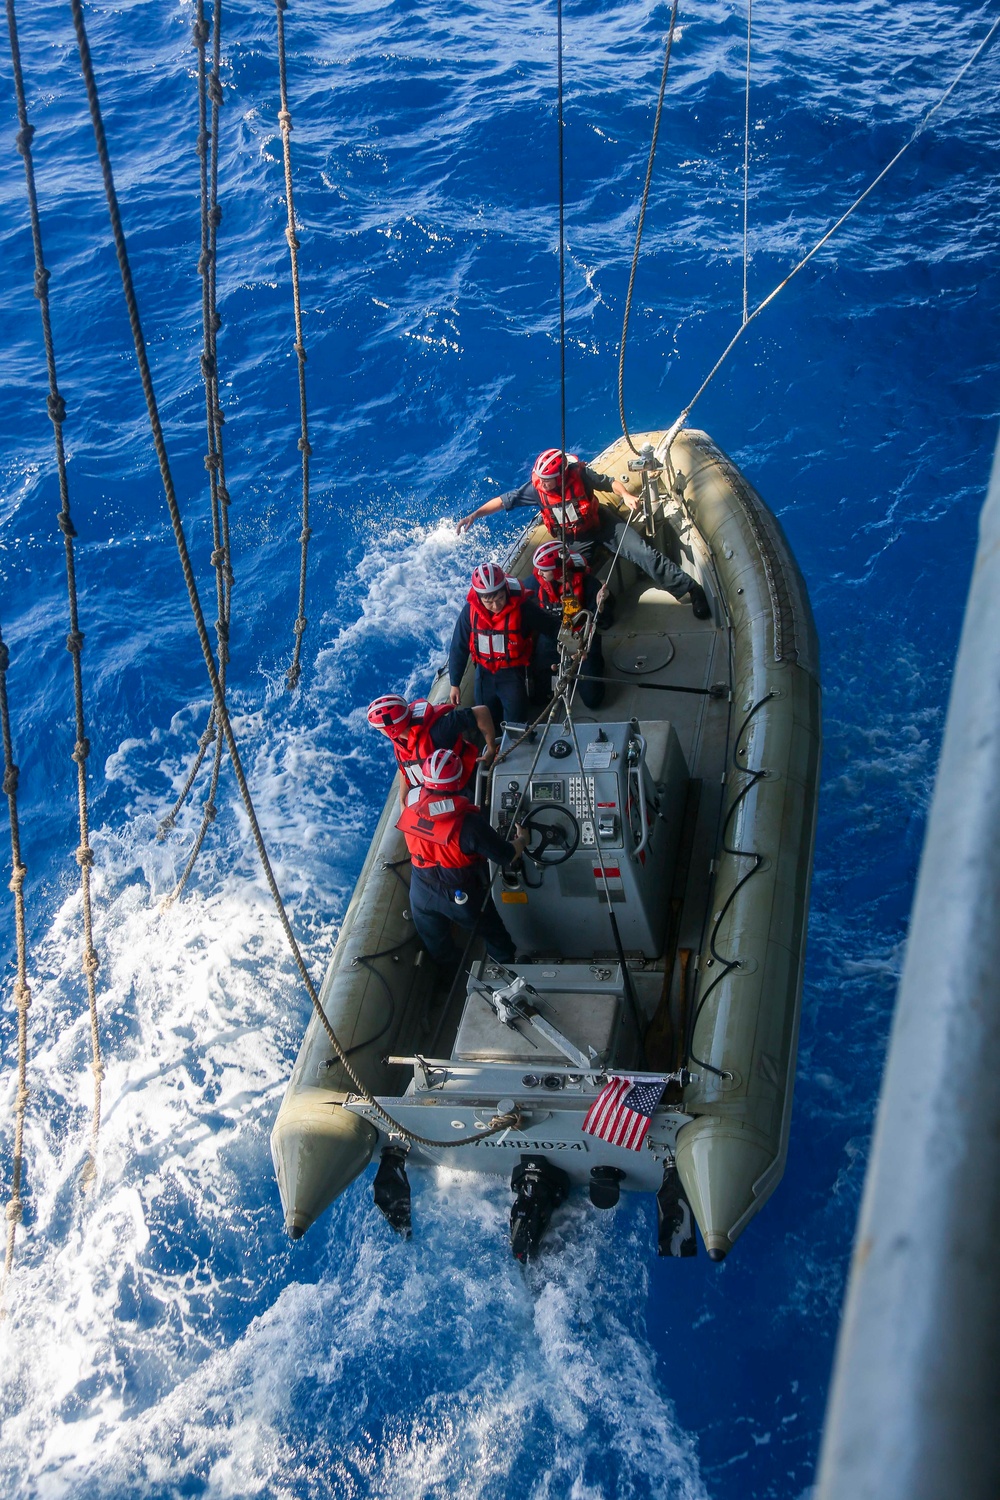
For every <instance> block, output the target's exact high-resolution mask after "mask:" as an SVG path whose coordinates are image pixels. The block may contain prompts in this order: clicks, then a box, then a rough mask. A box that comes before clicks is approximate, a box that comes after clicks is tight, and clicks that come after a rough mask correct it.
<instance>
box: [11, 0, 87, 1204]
mask: <svg viewBox="0 0 1000 1500" xmlns="http://www.w3.org/2000/svg"><path fill="white" fill-rule="evenodd" d="M7 29H8V31H9V33H10V52H11V61H12V63H13V70H14V92H15V95H16V98H17V119H18V125H19V126H20V129H19V131H18V136H17V149H18V150H19V151H20V153H21V155H22V157H23V158H24V177H25V183H26V185H27V191H28V210H29V215H30V219H31V240H32V246H33V249H34V257H35V296H36V297H37V298H38V307H39V311H40V313H41V319H42V337H43V340H44V343H45V363H46V368H47V371H48V380H49V394H48V403H47V404H48V413H49V417H50V419H51V422H52V435H53V440H54V443H55V454H56V469H57V472H58V477H59V497H60V501H61V508H60V510H59V515H58V521H59V529H60V531H61V532H62V534H63V541H64V543H65V553H66V595H67V603H68V607H69V634H68V635H67V637H66V649H67V651H69V653H70V655H71V657H72V659H73V708H74V717H75V726H76V741H75V743H74V746H73V752H72V758H73V760H74V762H75V763H76V789H77V806H78V825H79V836H80V842H79V844H78V846H77V849H76V861H77V864H78V865H79V866H80V894H81V898H82V904H83V958H82V967H83V973H84V976H85V979H86V984H87V1005H88V1010H89V1016H90V1067H91V1071H92V1073H93V1075H94V1103H93V1109H92V1112H91V1123H90V1155H89V1158H88V1160H87V1162H86V1164H85V1166H84V1169H83V1177H82V1185H83V1187H84V1188H85V1189H86V1188H87V1187H89V1186H90V1184H91V1182H92V1181H93V1180H94V1177H95V1175H96V1172H97V1167H96V1153H97V1137H98V1133H99V1131H100V1128H101V1084H102V1081H103V1078H104V1065H103V1063H102V1061H101V1037H100V1029H99V1025H98V1014H97V989H96V974H97V970H98V967H99V964H100V960H99V959H98V956H97V953H96V951H95V949H94V938H93V913H92V908H91V898H90V872H91V869H92V867H93V863H94V851H93V849H92V848H91V847H90V818H89V811H88V807H87V758H88V756H89V755H90V741H89V740H88V738H87V727H86V721H85V717H84V705H83V669H82V666H81V660H80V659H81V656H82V654H83V632H82V631H81V629H80V617H79V610H78V607H77V590H76V559H75V555H74V549H73V539H74V537H75V536H76V534H77V532H76V528H75V526H74V525H73V519H72V516H71V514H70V506H69V483H68V480H67V477H66V450H65V447H64V444H63V434H62V429H63V422H64V421H65V420H66V403H65V401H64V400H63V398H62V396H61V395H60V394H59V385H58V381H57V379H56V359H55V348H54V344H53V340H52V319H51V315H50V311H49V276H50V273H49V272H48V270H46V267H45V261H44V257H43V254H42V226H41V219H40V217H39V213H38V195H37V192H36V190H35V168H34V162H33V160H32V156H31V141H32V137H33V136H34V133H35V131H34V126H32V125H31V124H29V122H28V108H27V104H26V102H25V92H24V74H23V72H22V69H21V51H20V46H19V44H18V38H17V18H16V16H15V14H14V0H7Z"/></svg>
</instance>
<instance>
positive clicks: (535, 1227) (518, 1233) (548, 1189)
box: [510, 1156, 569, 1262]
mask: <svg viewBox="0 0 1000 1500" xmlns="http://www.w3.org/2000/svg"><path fill="white" fill-rule="evenodd" d="M510 1190H511V1192H512V1193H516V1194H517V1197H516V1198H515V1199H514V1203H513V1206H512V1208H511V1211H510V1248H511V1250H512V1251H513V1254H514V1259H515V1260H519V1261H522V1262H523V1261H526V1260H534V1258H535V1254H536V1252H537V1250H538V1242H539V1240H540V1239H541V1237H542V1235H543V1234H544V1233H545V1231H546V1229H547V1227H548V1223H549V1220H550V1219H551V1217H552V1210H553V1209H555V1208H558V1207H559V1205H560V1203H563V1202H565V1200H566V1198H567V1197H568V1195H569V1175H568V1174H567V1173H566V1172H564V1171H563V1170H562V1168H561V1167H554V1166H552V1165H551V1163H550V1162H548V1161H546V1159H545V1157H544V1156H522V1157H521V1160H520V1161H519V1162H518V1164H517V1166H516V1167H515V1168H514V1170H513V1172H512V1173H511V1176H510Z"/></svg>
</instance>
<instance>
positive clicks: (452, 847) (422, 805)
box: [396, 787, 483, 870]
mask: <svg viewBox="0 0 1000 1500" xmlns="http://www.w3.org/2000/svg"><path fill="white" fill-rule="evenodd" d="M475 810H476V809H475V803H473V802H470V801H469V800H468V798H466V797H447V796H442V794H441V793H440V792H431V791H428V790H427V788H426V787H423V788H422V789H421V791H420V792H419V794H418V795H417V796H416V797H415V798H414V799H413V800H412V801H411V798H410V797H407V799H406V807H405V808H404V809H403V812H402V814H401V816H400V819H399V821H398V823H397V824H396V827H397V828H398V829H399V831H400V832H401V833H402V835H403V837H404V838H405V840H406V847H407V849H408V850H409V851H410V859H411V860H412V861H413V864H414V866H415V867H416V868H417V869H418V870H429V869H433V868H435V867H437V868H440V869H444V870H463V869H466V868H467V867H468V866H470V865H478V864H482V862H483V861H482V856H481V855H479V854H465V853H463V851H462V847H461V844H460V843H459V840H460V838H461V835H462V824H463V823H464V822H465V819H466V817H467V816H468V814H469V813H470V812H474V811H475Z"/></svg>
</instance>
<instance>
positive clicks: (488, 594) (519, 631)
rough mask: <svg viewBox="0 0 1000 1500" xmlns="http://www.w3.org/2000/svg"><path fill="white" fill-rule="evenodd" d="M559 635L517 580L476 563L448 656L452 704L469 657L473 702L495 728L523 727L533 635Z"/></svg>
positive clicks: (457, 698)
mask: <svg viewBox="0 0 1000 1500" xmlns="http://www.w3.org/2000/svg"><path fill="white" fill-rule="evenodd" d="M538 634H541V635H546V636H551V637H552V639H553V640H554V639H555V638H556V636H557V635H558V634H559V620H558V619H556V618H555V617H554V616H552V615H547V614H546V613H545V611H544V610H542V609H540V608H539V607H538V604H537V603H536V602H535V600H534V599H533V598H531V597H530V596H529V595H528V593H527V591H526V590H525V588H524V587H523V585H522V584H520V583H519V582H518V580H517V579H516V578H508V577H507V574H506V573H505V572H504V570H503V568H501V567H500V565H499V564H498V563H481V564H480V565H479V567H478V568H474V569H473V571H472V587H471V588H470V589H469V593H468V597H467V599H466V601H465V607H464V609H463V610H462V613H461V614H460V615H459V617H458V620H457V622H456V625H455V632H454V634H453V636H452V638H451V651H450V652H449V655H448V675H449V677H450V679H451V684H452V686H451V702H452V703H453V704H456V705H457V704H458V702H459V701H460V684H461V681H462V677H463V675H464V673H465V668H466V666H467V664H468V661H469V656H470V655H471V657H472V660H473V661H474V662H475V664H476V689H475V701H476V703H477V704H486V706H487V707H488V708H489V709H490V712H491V713H492V715H493V719H494V722H495V723H496V725H497V727H499V726H500V724H501V723H503V722H506V723H508V724H525V723H527V718H528V693H527V688H526V685H525V673H526V669H527V666H528V663H529V662H530V661H531V653H532V650H533V648H534V641H533V637H534V636H535V635H538Z"/></svg>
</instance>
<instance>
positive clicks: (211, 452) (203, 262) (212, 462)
mask: <svg viewBox="0 0 1000 1500" xmlns="http://www.w3.org/2000/svg"><path fill="white" fill-rule="evenodd" d="M208 33H209V28H208V22H207V21H206V20H205V6H204V0H198V3H197V9H196V13H195V21H194V26H193V27H192V35H193V38H194V45H195V47H196V48H197V51H198V158H199V168H200V179H201V191H200V203H201V255H200V257H199V260H198V271H199V274H200V276H201V284H202V297H201V311H202V329H203V335H204V349H203V352H202V357H201V369H202V375H203V377H204V382H205V430H206V434H207V442H208V452H207V453H206V455H205V468H206V470H207V471H208V476H209V490H210V498H211V511H212V540H213V543H214V545H213V549H212V565H213V567H214V568H215V589H216V599H217V606H218V617H217V619H216V621H215V635H216V661H217V662H218V670H219V683H220V685H221V688H222V692H223V695H225V691H226V671H227V667H228V665H229V626H230V620H231V611H232V584H233V569H232V558H231V553H230V545H229V500H230V497H229V488H228V486H227V484H226V465H225V457H224V453H223V446H222V428H223V425H224V423H225V417H224V414H223V411H222V405H221V402H220V399H219V361H218V347H217V342H216V334H217V333H218V330H219V328H220V327H221V324H222V319H221V317H220V316H219V312H218V309H217V306H216V269H217V266H218V253H217V252H218V228H219V224H220V223H221V221H222V208H221V205H220V204H219V109H220V106H221V105H222V101H223V94H222V82H221V79H220V77H219V62H220V57H221V45H222V43H221V33H222V0H215V12H214V17H213V39H212V72H211V74H210V75H208V73H207V68H206V56H205V47H206V43H207V41H208ZM209 97H210V98H211V101H212V115H211V127H209V125H208V99H209ZM209 143H211V160H210V161H209V149H208V148H209ZM213 740H214V741H215V756H214V758H213V764H212V778H211V781H210V783H209V788H208V796H207V797H206V799H205V806H204V809H203V811H202V818H201V825H200V827H199V829H198V833H197V835H196V836H195V840H194V843H193V845H192V847H191V851H190V853H189V854H188V857H187V861H186V862H185V865H184V869H183V870H182V871H181V875H180V878H179V880H178V881H177V884H176V885H175V886H174V889H173V890H172V891H171V893H170V895H169V896H167V897H166V899H165V901H164V903H163V904H164V906H165V907H166V906H172V905H173V903H174V902H175V901H176V900H177V899H178V897H179V896H180V894H181V892H182V891H183V889H184V887H185V885H186V884H187V882H188V877H189V876H190V874H191V871H192V870H193V869H194V866H195V862H196V860H197V858H198V855H199V854H200V853H201V847H202V844H203V843H204V842H205V835H206V833H207V832H208V829H209V825H210V824H211V823H213V822H214V821H215V816H216V813H217V811H218V809H217V807H216V802H215V799H216V794H217V792H218V789H219V774H220V772H221V770H222V753H223V748H224V744H225V742H224V740H223V737H222V735H221V734H219V733H218V732H217V729H216V723H215V704H214V703H213V704H212V707H211V710H210V712H209V716H208V723H207V725H206V726H205V732H204V734H203V735H202V737H201V739H200V741H199V743H198V753H197V755H196V756H195V760H194V764H193V766H192V767H191V770H190V772H189V773H188V777H187V780H186V782H185V784H184V790H183V791H182V793H181V796H180V797H179V798H178V800H177V802H176V803H175V804H174V807H173V810H172V812H171V813H170V814H169V817H168V818H165V819H164V821H163V823H161V825H160V830H159V836H160V837H161V838H162V837H163V835H164V833H165V832H166V829H167V827H169V826H171V825H172V824H173V820H174V818H175V817H176V815H177V813H178V811H179V809H180V807H181V806H182V805H183V802H184V799H185V798H186V796H187V793H188V792H189V791H190V789H191V787H192V785H193V784H194V779H195V776H196V775H197V773H198V770H199V768H200V766H201V763H202V761H203V760H204V758H205V753H206V751H207V749H208V746H209V744H211V743H212V741H213Z"/></svg>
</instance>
